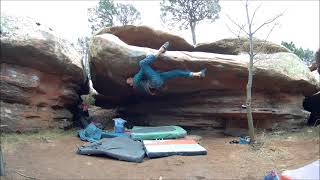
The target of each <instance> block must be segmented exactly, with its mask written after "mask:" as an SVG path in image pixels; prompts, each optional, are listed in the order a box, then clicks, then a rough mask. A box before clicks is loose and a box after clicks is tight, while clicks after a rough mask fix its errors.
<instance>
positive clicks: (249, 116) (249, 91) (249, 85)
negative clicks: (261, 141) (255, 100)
mask: <svg viewBox="0 0 320 180" xmlns="http://www.w3.org/2000/svg"><path fill="white" fill-rule="evenodd" d="M246 12H247V20H248V25H249V33H248V34H249V42H250V51H249V56H250V61H249V67H248V71H249V73H248V83H247V101H246V105H247V108H246V109H247V119H248V127H249V136H250V139H251V142H254V141H255V135H254V126H253V117H252V109H251V102H252V98H251V97H252V79H253V73H252V71H253V58H254V55H253V42H252V38H253V33H252V30H251V27H252V23H251V22H250V19H249V12H248V1H247V2H246Z"/></svg>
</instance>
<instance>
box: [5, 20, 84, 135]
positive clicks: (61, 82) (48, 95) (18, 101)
mask: <svg viewBox="0 0 320 180" xmlns="http://www.w3.org/2000/svg"><path fill="white" fill-rule="evenodd" d="M0 75H1V90H0V93H1V125H6V126H5V127H4V128H2V130H3V131H20V132H23V131H33V130H38V129H46V128H51V127H59V126H64V125H67V124H71V121H72V119H73V114H72V113H71V110H72V108H73V107H74V106H75V104H77V103H78V100H79V95H78V93H80V91H81V89H82V88H83V87H85V80H86V79H85V76H84V74H83V69H82V65H81V58H80V55H79V54H78V53H77V52H76V51H75V49H74V48H73V47H72V46H71V44H70V43H68V42H67V41H66V40H63V39H61V38H59V36H58V35H57V34H56V33H55V32H54V31H53V30H52V29H50V28H48V27H46V26H44V25H42V24H40V23H39V22H35V21H34V20H33V19H30V18H26V17H16V16H10V15H3V16H1V74H0Z"/></svg>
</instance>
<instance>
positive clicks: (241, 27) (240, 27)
mask: <svg viewBox="0 0 320 180" xmlns="http://www.w3.org/2000/svg"><path fill="white" fill-rule="evenodd" d="M226 16H227V17H228V19H229V20H230V21H231V22H232V23H233V24H234V25H236V26H238V28H239V29H241V30H242V31H243V32H244V33H246V34H247V35H248V36H249V33H248V32H247V31H246V30H245V29H244V28H243V26H240V25H239V24H238V23H236V22H235V21H234V20H233V19H232V18H231V17H230V16H229V15H228V14H226Z"/></svg>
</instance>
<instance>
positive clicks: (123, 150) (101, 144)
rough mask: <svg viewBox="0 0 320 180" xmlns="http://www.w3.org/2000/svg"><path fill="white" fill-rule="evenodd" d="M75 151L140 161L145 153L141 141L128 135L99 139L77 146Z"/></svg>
mask: <svg viewBox="0 0 320 180" xmlns="http://www.w3.org/2000/svg"><path fill="white" fill-rule="evenodd" d="M77 153H78V154H82V155H105V156H108V157H112V158H115V159H118V160H123V161H129V162H142V161H143V158H144V155H145V152H144V149H143V145H142V143H141V142H139V141H134V140H132V139H130V138H128V137H115V138H105V139H101V140H99V141H97V142H94V143H90V144H89V145H86V146H82V147H80V148H78V151H77Z"/></svg>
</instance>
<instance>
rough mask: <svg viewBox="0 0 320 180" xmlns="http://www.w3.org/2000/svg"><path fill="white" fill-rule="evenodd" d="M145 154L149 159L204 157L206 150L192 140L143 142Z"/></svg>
mask: <svg viewBox="0 0 320 180" xmlns="http://www.w3.org/2000/svg"><path fill="white" fill-rule="evenodd" d="M143 145H144V147H145V150H146V154H147V156H148V157H150V158H155V157H164V156H171V155H188V156H193V155H206V154H207V150H206V149H205V148H203V147H202V146H200V145H199V144H198V143H197V142H196V141H195V140H193V139H185V138H183V139H170V140H143Z"/></svg>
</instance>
